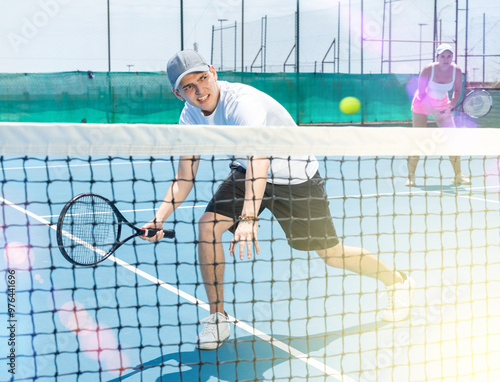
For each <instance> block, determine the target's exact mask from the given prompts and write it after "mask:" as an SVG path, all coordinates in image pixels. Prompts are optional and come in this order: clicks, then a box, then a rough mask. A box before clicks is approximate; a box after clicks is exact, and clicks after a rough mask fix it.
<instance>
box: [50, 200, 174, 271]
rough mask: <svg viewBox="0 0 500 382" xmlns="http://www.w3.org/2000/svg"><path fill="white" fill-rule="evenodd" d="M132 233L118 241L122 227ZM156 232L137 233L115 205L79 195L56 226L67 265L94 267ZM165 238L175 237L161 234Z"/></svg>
mask: <svg viewBox="0 0 500 382" xmlns="http://www.w3.org/2000/svg"><path fill="white" fill-rule="evenodd" d="M124 224H125V225H127V226H129V227H130V228H132V229H133V230H134V231H135V233H133V234H132V235H130V236H129V237H127V238H126V239H123V240H120V236H121V233H122V226H123V225H124ZM158 231H160V230H159V229H140V228H137V227H135V226H133V225H132V224H131V223H129V222H128V221H127V219H125V218H124V217H123V215H122V214H121V213H120V211H118V209H117V208H116V207H115V205H114V204H113V203H112V202H111V201H110V200H108V199H106V198H105V197H103V196H100V195H96V194H80V195H78V196H75V197H74V198H73V199H71V200H70V201H69V202H68V203H66V205H65V206H64V208H63V209H62V211H61V214H60V215H59V220H58V222H57V244H58V245H59V249H60V250H61V253H62V254H63V256H64V257H65V259H66V260H68V261H69V262H71V263H73V264H76V265H95V264H97V263H100V262H101V261H103V260H105V259H107V258H108V257H109V256H111V255H112V254H113V253H114V252H115V251H116V250H117V249H118V248H119V247H120V246H121V245H122V244H123V243H125V242H127V241H129V240H130V239H133V238H134V237H137V236H146V237H152V236H154V235H155V234H156V233H157V232H158ZM163 232H164V233H165V237H167V238H173V237H175V232H174V231H173V230H163Z"/></svg>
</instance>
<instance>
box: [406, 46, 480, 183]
mask: <svg viewBox="0 0 500 382" xmlns="http://www.w3.org/2000/svg"><path fill="white" fill-rule="evenodd" d="M450 91H453V95H452V98H451V100H450V99H449V96H448V93H449V92H450ZM461 92H462V71H461V70H460V68H459V67H458V65H456V64H455V63H454V62H453V48H452V47H451V46H450V45H448V44H441V45H439V46H438V48H437V50H436V62H433V63H430V64H429V65H427V66H426V67H425V68H424V69H423V70H422V73H420V77H419V79H418V89H417V91H416V92H415V95H414V97H413V101H412V104H411V111H412V117H413V127H426V126H427V121H428V119H429V115H432V116H433V117H434V119H435V120H436V124H437V125H438V126H439V127H455V121H454V120H453V115H452V110H453V108H454V107H455V106H456V105H457V103H458V100H459V99H460V94H461ZM418 160H419V157H418V156H410V157H409V158H408V180H407V181H406V185H407V186H408V187H414V186H416V183H415V169H416V168H417V164H418ZM450 161H451V165H452V166H453V171H454V172H455V177H454V179H453V183H454V184H456V185H459V184H471V181H470V179H469V178H467V177H466V176H465V175H464V174H463V173H462V171H461V169H460V157H459V156H450Z"/></svg>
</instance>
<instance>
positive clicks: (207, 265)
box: [198, 212, 233, 314]
mask: <svg viewBox="0 0 500 382" xmlns="http://www.w3.org/2000/svg"><path fill="white" fill-rule="evenodd" d="M232 225H233V221H232V220H231V219H229V218H228V217H226V216H223V215H219V214H216V213H213V212H205V213H204V214H203V216H202V217H201V219H200V221H199V228H200V229H199V240H198V241H199V243H198V258H199V260H200V269H201V276H202V277H203V283H204V285H205V290H206V292H207V297H208V302H209V304H210V313H211V314H213V313H216V312H220V313H224V284H223V282H224V265H225V258H224V249H223V248H222V242H221V241H222V234H223V233H224V232H225V231H227V230H228V229H229V228H230V227H231V226H232Z"/></svg>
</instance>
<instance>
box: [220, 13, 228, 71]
mask: <svg viewBox="0 0 500 382" xmlns="http://www.w3.org/2000/svg"><path fill="white" fill-rule="evenodd" d="M218 21H220V70H223V69H224V61H223V60H224V50H223V48H222V23H223V22H224V21H227V19H218Z"/></svg>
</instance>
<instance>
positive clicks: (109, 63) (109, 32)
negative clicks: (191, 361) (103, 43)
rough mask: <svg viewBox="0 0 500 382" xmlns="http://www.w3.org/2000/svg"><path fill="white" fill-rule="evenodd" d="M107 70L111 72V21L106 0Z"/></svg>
mask: <svg viewBox="0 0 500 382" xmlns="http://www.w3.org/2000/svg"><path fill="white" fill-rule="evenodd" d="M108 72H111V21H110V12H109V0H108Z"/></svg>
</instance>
